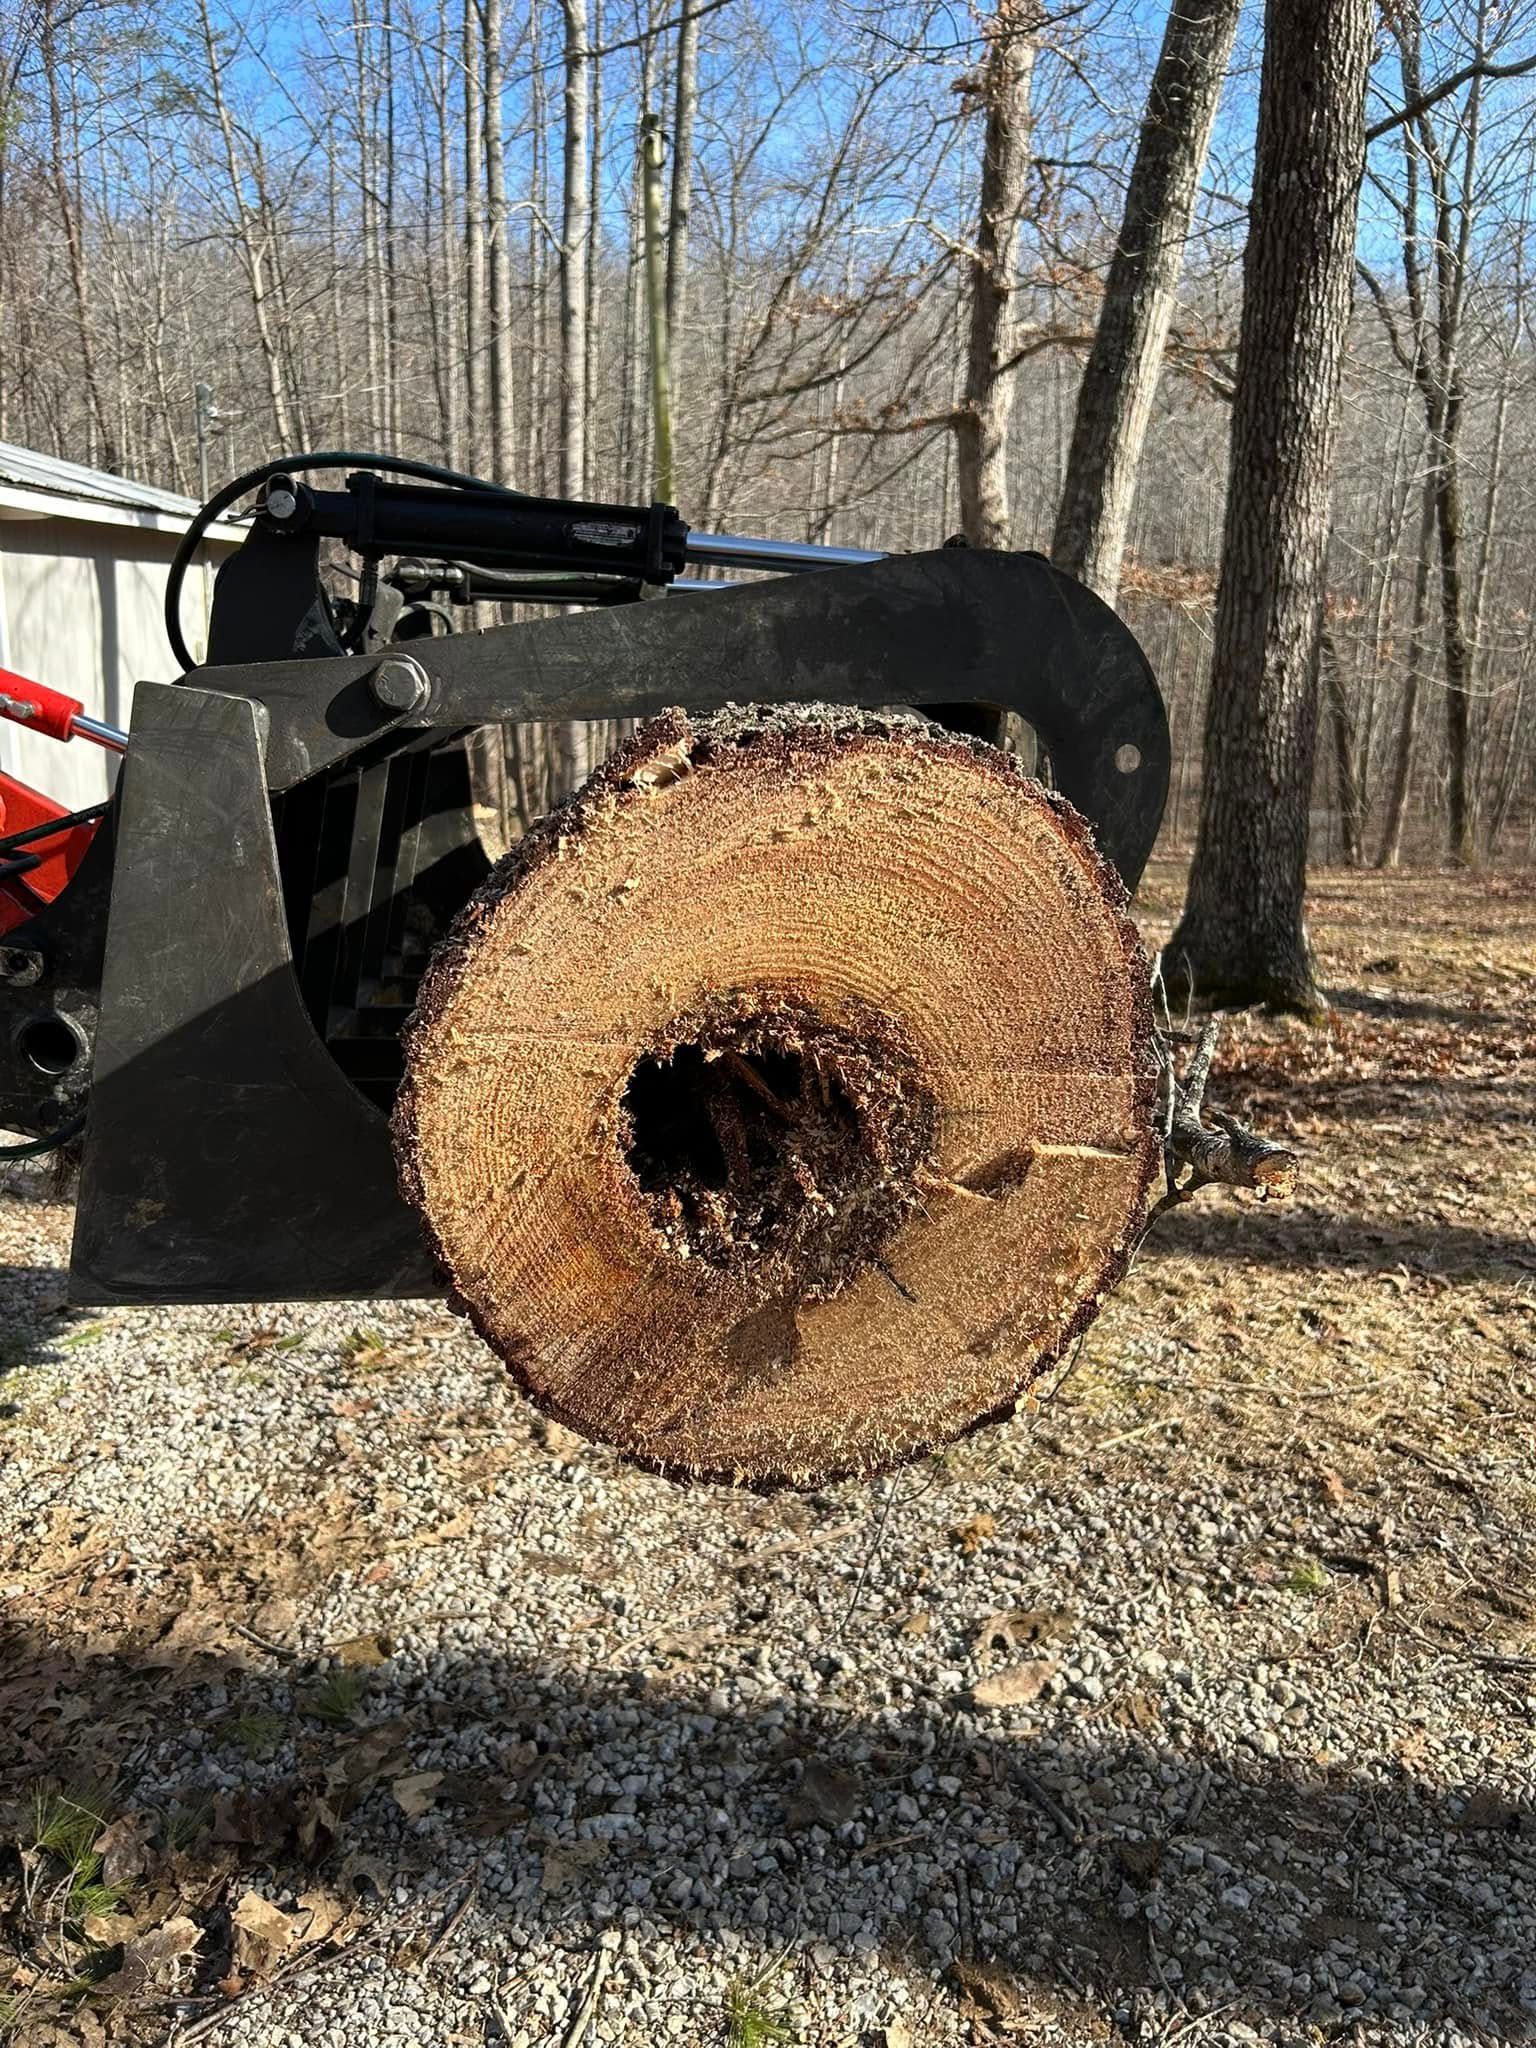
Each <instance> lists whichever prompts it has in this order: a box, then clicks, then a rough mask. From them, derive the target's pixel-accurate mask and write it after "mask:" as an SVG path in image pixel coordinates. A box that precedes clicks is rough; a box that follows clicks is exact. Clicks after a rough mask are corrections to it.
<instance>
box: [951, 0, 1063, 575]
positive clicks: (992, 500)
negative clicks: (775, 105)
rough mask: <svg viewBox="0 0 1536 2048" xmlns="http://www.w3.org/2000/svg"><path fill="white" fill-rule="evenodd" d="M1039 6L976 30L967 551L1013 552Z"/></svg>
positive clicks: (961, 426) (960, 415)
mask: <svg viewBox="0 0 1536 2048" xmlns="http://www.w3.org/2000/svg"><path fill="white" fill-rule="evenodd" d="M1044 21H1045V14H1044V9H1043V8H1042V6H1041V5H1040V4H1039V0H998V5H997V7H996V9H995V11H994V12H993V14H992V16H991V18H990V19H989V20H988V22H987V23H986V25H985V28H984V30H983V49H982V56H981V63H980V65H979V67H978V69H977V72H976V75H975V81H974V88H973V89H974V91H975V95H976V98H977V99H978V101H979V102H980V106H981V112H982V116H983V136H982V154H981V191H980V203H979V205H978V207H977V218H976V232H975V241H974V244H973V246H972V247H971V249H970V250H969V251H968V252H967V256H966V269H967V273H968V280H969V293H970V332H969V334H968V336H967V342H966V357H965V386H964V391H963V394H962V397H961V401H960V404H959V406H958V407H957V408H956V412H955V421H954V426H955V440H956V448H957V454H958V471H959V484H960V524H961V528H962V530H963V532H964V534H965V537H966V539H967V540H968V541H970V542H971V544H972V546H974V547H985V548H1006V547H1009V546H1011V545H1012V539H1013V533H1012V522H1011V520H1010V518H1009V509H1008V428H1009V423H1010V421H1011V420H1012V418H1013V401H1014V376H1015V372H1016V370H1017V367H1018V364H1017V351H1018V346H1019V335H1020V324H1021V323H1020V314H1019V301H1018V294H1017V282H1016V251H1017V248H1018V239H1019V222H1020V219H1021V217H1022V215H1023V212H1024V201H1025V196H1026V191H1027V186H1028V178H1029V164H1030V154H1031V151H1030V137H1031V132H1032V128H1033V109H1032V106H1031V88H1032V85H1033V82H1034V75H1035V58H1036V54H1037V52H1038V49H1039V37H1040V31H1041V29H1042V27H1043V26H1044Z"/></svg>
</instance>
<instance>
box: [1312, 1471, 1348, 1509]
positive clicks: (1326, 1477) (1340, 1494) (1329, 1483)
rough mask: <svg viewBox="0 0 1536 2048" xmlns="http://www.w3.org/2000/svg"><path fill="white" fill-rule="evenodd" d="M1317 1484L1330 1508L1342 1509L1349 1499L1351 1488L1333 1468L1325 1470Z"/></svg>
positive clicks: (1319, 1475) (1318, 1476)
mask: <svg viewBox="0 0 1536 2048" xmlns="http://www.w3.org/2000/svg"><path fill="white" fill-rule="evenodd" d="M1317 1483H1318V1485H1319V1487H1320V1488H1321V1489H1322V1495H1323V1499H1324V1500H1325V1501H1327V1502H1328V1503H1329V1505H1330V1506H1332V1507H1336V1508H1341V1507H1343V1505H1344V1503H1345V1501H1347V1500H1348V1499H1349V1488H1348V1487H1347V1486H1346V1485H1345V1484H1344V1482H1343V1480H1342V1479H1341V1478H1340V1477H1339V1475H1338V1473H1337V1472H1335V1471H1334V1470H1333V1469H1332V1467H1331V1466H1330V1467H1327V1468H1325V1469H1324V1470H1323V1471H1321V1472H1320V1473H1319V1474H1318V1475H1317Z"/></svg>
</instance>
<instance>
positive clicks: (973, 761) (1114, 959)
mask: <svg viewBox="0 0 1536 2048" xmlns="http://www.w3.org/2000/svg"><path fill="white" fill-rule="evenodd" d="M1155 1085H1156V1062H1155V1059H1154V1057H1153V1052H1152V1044H1151V1015H1150V1004H1149V999H1148V993H1147V971H1146V962H1145V959H1144V957H1143V955H1142V951H1141V948H1140V945H1139V943H1138V941H1137V939H1136V936H1135V933H1134V930H1133V928H1132V927H1131V925H1130V923H1129V921H1128V920H1127V918H1126V916H1125V909H1124V892H1123V890H1122V888H1121V886H1120V883H1119V880H1118V878H1117V877H1116V876H1115V875H1114V873H1113V871H1112V870H1111V869H1110V868H1109V867H1108V866H1107V864H1106V863H1104V862H1103V861H1102V860H1101V859H1100V857H1099V856H1098V854H1097V853H1096V851H1095V850H1094V847H1093V844H1092V840H1091V836H1090V834H1089V832H1088V829H1087V827H1086V826H1085V825H1084V823H1083V821H1082V820H1081V819H1080V818H1079V817H1078V816H1077V814H1076V813H1075V812H1073V811H1072V810H1071V809H1070V807H1069V806H1067V805H1066V804H1065V803H1064V802H1063V801H1062V800H1061V799H1060V798H1058V797H1055V796H1052V795H1050V794H1048V793H1047V792H1046V791H1044V790H1043V789H1041V788H1040V787H1039V785H1038V784H1036V783H1034V782H1032V781H1030V780H1029V779H1028V778H1026V777H1025V776H1024V775H1023V774H1022V773H1021V772H1020V771H1019V770H1018V769H1017V768H1016V766H1015V765H1014V764H1013V763H1012V762H1011V761H1010V760H1009V759H1008V758H1007V757H1006V756H1004V755H1002V754H999V753H997V752H995V751H994V750H993V749H991V748H989V747H985V746H982V745H980V744H979V743H976V742H970V741H966V740H963V739H959V738H957V737H956V736H954V735H951V734H946V733H944V732H942V731H941V730H940V729H938V728H936V727H933V726H930V725H928V724H926V723H925V722H924V721H921V720H916V719H910V718H905V717H901V716H899V715H898V716H892V717H884V716H876V715H873V714H868V713H863V712H858V711H844V710H839V709H837V708H835V707H825V706H799V707H792V708H788V709H778V710H774V711H764V710H760V709H751V708H749V709H747V710H742V711H731V712H728V713H724V714H721V715H720V716H718V717H716V718H713V719H707V720H700V721H697V722H695V721H692V720H690V719H689V718H687V717H686V716H685V715H684V714H683V713H681V712H670V713H666V714H664V715H663V716H662V717H661V718H659V719H656V720H654V721H652V723H651V724H650V725H648V726H647V727H645V728H644V729H643V730H642V731H641V732H640V733H639V734H637V735H636V737H635V739H634V740H633V741H631V742H630V744H629V745H628V746H627V747H625V748H624V749H622V750H621V752H620V753H619V754H618V755H616V756H615V757H614V759H613V760H611V761H610V762H608V763H607V764H606V765H605V766H604V767H603V768H602V769H601V770H600V771H599V772H598V773H597V774H596V775H595V776H594V777H593V778H592V779H591V780H590V781H589V782H588V783H587V784H586V786H585V787H584V788H583V789H582V790H581V791H580V792H578V794H577V795H576V796H575V797H574V798H573V799H572V800H571V801H570V803H568V804H567V805H566V806H564V807H563V808H562V809H561V810H560V811H558V812H556V813H555V814H553V815H552V816H551V817H550V818H549V819H546V820H545V821H543V822H542V824H541V825H540V826H539V827H538V828H536V830H535V831H534V832H533V833H531V834H530V835H529V836H528V838H527V839H525V840H524V841H523V842H522V843H521V844H520V845H519V846H518V847H517V848H515V849H514V851H513V852H512V853H511V854H510V855H509V856H508V858H507V859H506V860H505V861H504V862H502V863H501V865H500V866H499V867H498V868H497V869H496V870H495V872H494V873H493V874H492V875H491V877H490V878H489V880H488V881H487V883H486V884H485V886H484V887H483V888H482V889H481V891H480V892H479V893H478V895H477V896H476V897H475V898H474V900H473V901H472V902H471V903H470V904H469V905H468V906H467V908H466V910H465V911H464V913H463V914H462V916H461V917H460V919H459V920H458V922H457V924H456V926H455V928H454V930H453V932H452V933H451V934H450V936H449V938H448V940H447V941H446V942H445V944H444V945H443V947H442V948H441V949H440V950H439V952H438V954H437V955H436V957H435V958H434V961H433V963H432V966H431V969H430V971H429V974H428V976H427V979H426V981H425V983H424V985H423V990H422V995H421V1000H420V1003H419V1006H418V1010H417V1014H416V1017H415V1019H414V1020H413V1023H412V1026H411V1028H410V1031H409V1033H408V1036H407V1062H406V1080H405V1084H404V1087H403V1089H402V1091H401V1096H400V1099H399V1103H398V1105H397V1108H396V1114H395V1135H396V1148H397V1154H398V1157H399V1159H400V1166H401V1179H402V1185H403V1187H404V1189H405V1192H406V1194H407V1196H408V1198H409V1199H410V1200H411V1201H412V1202H413V1203H414V1204H415V1205H416V1207H417V1208H418V1210H419V1211H420V1213H421V1215H422V1218H423V1222H424V1224H425V1227H426V1229H427V1232H428V1235H429V1238H430V1241H431V1243H432V1245H433V1249H434V1251H435V1254H436V1256H437V1258H438V1260H439V1262H440V1264H441V1266H442V1268H443V1270H444V1272H445V1274H446V1276H447V1278H448V1281H449V1284H450V1287H451V1290H452V1297H453V1299H454V1301H455V1304H456V1305H457V1306H458V1307H459V1308H461V1309H462V1310H463V1311H464V1312H466V1313H467V1314H468V1315H469V1316H471V1317H472V1319H473V1321H474V1323H475V1326H476V1328H477V1329H478V1330H479V1331H480V1333H481V1335H482V1336H483V1337H484V1338H485V1339H486V1341H487V1342H488V1343H489V1344H490V1345H491V1346H492V1347H493V1348H494V1349H495V1350H496V1351H497V1352H498V1353H499V1354H500V1356H501V1357H502V1358H503V1359H504V1360H505V1361H506V1362H507V1364H508V1365H509V1366H510V1367H511V1369H512V1370H513V1371H514V1372H515V1373H516V1375H517V1377H518V1378H519V1380H520V1381H521V1382H522V1384H523V1385H524V1387H525V1388H526V1389H527V1391H528V1392H529V1393H530V1394H531V1395H532V1397H533V1398H534V1399H535V1400H536V1401H537V1402H538V1403H539V1404H540V1406H541V1407H543V1408H544V1409H545V1410H546V1411H548V1412H549V1413H551V1414H552V1415H554V1416H556V1417H557V1418H558V1419H559V1420H560V1421H561V1422H563V1423H565V1424H567V1425H568V1426H570V1427H572V1428H574V1429H577V1430H580V1431H582V1432H584V1433H585V1434H587V1435H589V1436H591V1437H594V1438H596V1439H598V1440H601V1441H603V1442H606V1443H609V1444H612V1445H614V1446H616V1447H617V1448H618V1449H620V1450H621V1451H623V1452H625V1453H626V1454H627V1455H629V1456H631V1457H634V1458H637V1459H640V1460H642V1461H644V1462H646V1463H648V1464H650V1465H652V1466H654V1467H656V1468H658V1469H660V1470H663V1471H666V1472H668V1473H671V1474H673V1475H674V1476H678V1477H696V1478H712V1479H722V1480H729V1481H735V1482H739V1483H746V1484H752V1485H759V1486H768V1485H776V1484H793V1485H818V1484H821V1483H823V1482H825V1480H826V1479H828V1478H829V1477H831V1476H834V1475H837V1474H844V1473H871V1472H875V1471H878V1470H881V1469H883V1468H885V1467H887V1466H889V1465H892V1464H894V1463H897V1462H899V1461H901V1460H903V1459H907V1458H911V1457H914V1456H917V1455H920V1454H921V1453H923V1452H924V1451H927V1450H930V1449H932V1448H934V1447H935V1446H937V1445H940V1444H942V1443H945V1442H947V1441H950V1440H951V1439H952V1438H954V1437H955V1436H957V1435H958V1434H960V1433H961V1432H963V1431H964V1430H966V1429H968V1428H971V1427H973V1426H975V1425H976V1424H977V1423H978V1422H981V1421H984V1420H988V1419H993V1418H998V1417H1001V1416H1003V1415H1006V1414H1008V1413H1009V1412H1011V1410H1012V1409H1013V1407H1014V1406H1015V1404H1016V1403H1017V1402H1018V1400H1019V1399H1020V1397H1021V1396H1022V1395H1023V1394H1024V1393H1025V1392H1026V1391H1027V1389H1028V1387H1029V1385H1030V1383H1031V1381H1032V1380H1033V1379H1034V1378H1035V1377H1036V1376H1037V1375H1038V1374H1039V1372H1040V1371H1041V1370H1042V1369H1043V1368H1044V1367H1045V1365H1047V1364H1048V1363H1049V1362H1050V1361H1051V1360H1052V1359H1054V1358H1056V1357H1057V1356H1059V1355H1060V1353H1061V1351H1062V1350H1063V1348H1064V1347H1065V1346H1066V1345H1067V1344H1068V1343H1069V1342H1070V1341H1071V1340H1072V1339H1073V1337H1074V1336H1075V1335H1076V1334H1077V1333H1078V1332H1079V1331H1080V1330H1082V1329H1083V1328H1085V1327H1086V1325H1087V1323H1088V1322H1089V1321H1090V1320H1091V1318H1092V1316H1093V1314H1094V1313H1095V1308H1096V1304H1097V1302H1098V1300H1099V1298H1100V1297H1101V1295H1102V1294H1103V1292H1104V1290H1105V1289H1106V1288H1107V1287H1108V1286H1110V1285H1111V1284H1112V1283H1113V1282H1114V1280H1115V1279H1117V1278H1118V1277H1119V1274H1120V1273H1121V1272H1122V1271H1123V1268H1124V1265H1125V1261H1126V1259H1127V1258H1128V1256H1129V1253H1130V1249H1131V1247H1132V1245H1133V1244H1134V1242H1135V1239H1136V1236H1137V1233H1138V1230H1139V1228H1140V1224H1141V1220H1142V1216H1143V1213H1144V1209H1145V1203H1146V1195H1147V1188H1148V1184H1149V1181H1150V1178H1151V1174H1152V1171H1153V1167H1154V1164H1155V1162H1156V1159H1157V1156H1158V1143H1157V1136H1156V1133H1155V1131H1154V1128H1153V1126H1154V1116H1153V1100H1154V1094H1155Z"/></svg>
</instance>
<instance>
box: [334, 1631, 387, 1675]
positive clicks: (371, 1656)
mask: <svg viewBox="0 0 1536 2048" xmlns="http://www.w3.org/2000/svg"><path fill="white" fill-rule="evenodd" d="M330 1653H331V1655H332V1656H333V1657H334V1658H335V1659H336V1660H337V1662H338V1663H340V1664H345V1665H348V1666H349V1667H351V1668H352V1669H353V1670H361V1669H364V1668H366V1667H368V1666H370V1665H374V1664H387V1663H388V1662H389V1660H390V1658H391V1657H393V1655H394V1654H395V1646H394V1643H393V1642H392V1641H391V1639H390V1638H389V1637H388V1636H348V1637H347V1639H346V1641H345V1642H341V1643H333V1644H332V1645H331V1652H330Z"/></svg>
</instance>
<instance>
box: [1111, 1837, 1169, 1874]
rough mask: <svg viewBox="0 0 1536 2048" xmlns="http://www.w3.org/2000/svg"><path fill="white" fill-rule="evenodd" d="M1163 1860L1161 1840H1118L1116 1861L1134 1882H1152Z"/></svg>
mask: <svg viewBox="0 0 1536 2048" xmlns="http://www.w3.org/2000/svg"><path fill="white" fill-rule="evenodd" d="M1162 1860H1163V1845H1162V1843H1161V1842H1117V1843H1116V1844H1115V1861H1116V1862H1117V1863H1118V1864H1119V1866H1120V1868H1121V1869H1122V1870H1123V1871H1124V1872H1125V1874H1126V1876H1127V1877H1128V1878H1129V1879H1130V1880H1131V1882H1132V1883H1133V1884H1150V1883H1151V1881H1152V1879H1153V1878H1154V1877H1155V1876H1156V1875H1157V1867H1158V1865H1159V1864H1160V1863H1161V1862H1162Z"/></svg>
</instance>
